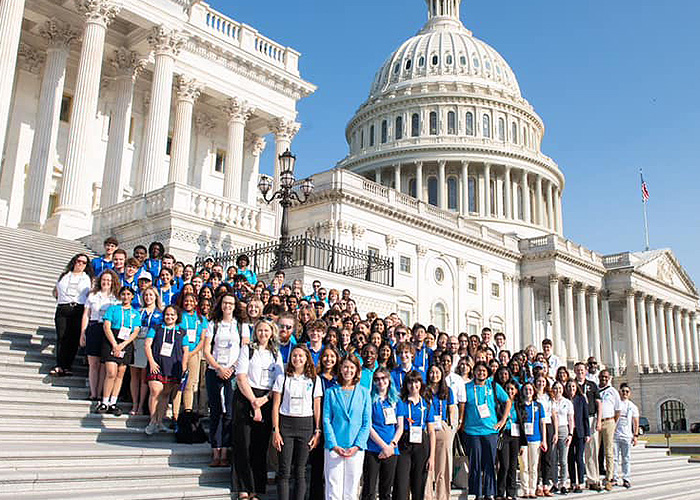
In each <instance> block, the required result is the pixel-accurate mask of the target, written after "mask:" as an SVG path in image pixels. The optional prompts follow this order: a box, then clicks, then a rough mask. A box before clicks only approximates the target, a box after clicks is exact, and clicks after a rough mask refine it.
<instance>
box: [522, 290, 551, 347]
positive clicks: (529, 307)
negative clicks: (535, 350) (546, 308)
mask: <svg viewBox="0 0 700 500" xmlns="http://www.w3.org/2000/svg"><path fill="white" fill-rule="evenodd" d="M532 283H533V280H532V278H530V277H528V278H523V279H522V280H521V281H520V285H521V287H522V293H521V294H520V296H521V297H522V303H523V313H522V318H523V348H524V347H526V346H528V345H530V344H533V343H534V342H535V335H534V328H533V322H534V321H533V320H534V318H533V317H532V315H533V302H534V296H533V290H532ZM557 297H558V295H557Z"/></svg>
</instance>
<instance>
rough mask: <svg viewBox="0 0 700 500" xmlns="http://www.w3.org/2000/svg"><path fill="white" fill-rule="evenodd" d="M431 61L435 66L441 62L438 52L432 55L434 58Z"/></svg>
mask: <svg viewBox="0 0 700 500" xmlns="http://www.w3.org/2000/svg"><path fill="white" fill-rule="evenodd" d="M430 62H431V64H432V65H433V66H437V65H438V63H439V62H440V58H439V57H438V56H437V54H436V55H434V56H433V57H432V59H431V60H430Z"/></svg>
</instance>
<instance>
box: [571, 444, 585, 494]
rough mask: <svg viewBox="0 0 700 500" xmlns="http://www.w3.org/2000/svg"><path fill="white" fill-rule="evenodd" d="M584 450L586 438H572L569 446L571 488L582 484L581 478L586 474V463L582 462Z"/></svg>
mask: <svg viewBox="0 0 700 500" xmlns="http://www.w3.org/2000/svg"><path fill="white" fill-rule="evenodd" d="M585 449H586V438H585V437H576V436H574V437H573V439H572V440H571V446H569V457H568V461H567V463H568V466H569V479H570V480H571V486H572V487H573V485H575V484H584V483H583V477H584V475H585V474H586V463H585V461H584V455H583V453H584V451H585Z"/></svg>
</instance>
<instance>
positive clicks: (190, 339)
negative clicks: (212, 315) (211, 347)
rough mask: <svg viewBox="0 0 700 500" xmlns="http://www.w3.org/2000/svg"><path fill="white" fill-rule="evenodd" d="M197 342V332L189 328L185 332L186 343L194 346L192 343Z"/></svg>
mask: <svg viewBox="0 0 700 500" xmlns="http://www.w3.org/2000/svg"><path fill="white" fill-rule="evenodd" d="M195 340H197V330H195V329H194V328H190V329H189V330H187V342H189V343H190V344H194V341H195Z"/></svg>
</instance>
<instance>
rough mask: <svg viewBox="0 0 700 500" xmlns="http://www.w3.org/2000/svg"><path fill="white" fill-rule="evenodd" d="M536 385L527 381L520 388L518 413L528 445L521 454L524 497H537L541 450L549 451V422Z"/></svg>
mask: <svg viewBox="0 0 700 500" xmlns="http://www.w3.org/2000/svg"><path fill="white" fill-rule="evenodd" d="M535 394H536V391H535V387H534V386H533V385H532V384H531V383H530V382H527V383H525V384H523V387H522V388H521V389H520V400H519V404H518V414H519V415H520V418H521V420H522V425H521V426H520V428H521V430H522V431H523V433H524V434H525V439H526V440H527V447H526V448H525V447H524V448H523V451H522V453H521V454H520V457H521V461H520V476H521V482H522V485H523V498H537V496H536V495H535V491H536V489H537V472H538V470H537V469H538V465H539V461H540V451H541V452H546V451H547V424H546V423H545V412H544V408H543V407H542V404H541V403H539V402H538V401H537V400H536V399H535Z"/></svg>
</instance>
